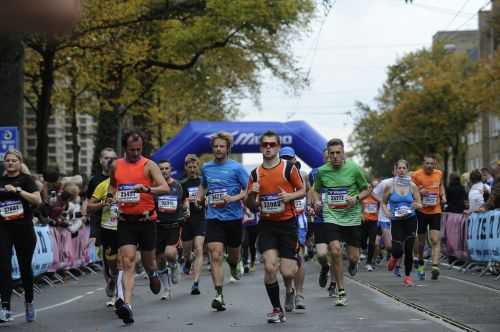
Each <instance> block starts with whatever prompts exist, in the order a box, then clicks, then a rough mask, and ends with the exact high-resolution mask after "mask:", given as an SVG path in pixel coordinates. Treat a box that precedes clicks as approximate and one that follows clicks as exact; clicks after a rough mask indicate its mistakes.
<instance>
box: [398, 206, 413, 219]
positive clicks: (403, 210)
mask: <svg viewBox="0 0 500 332" xmlns="http://www.w3.org/2000/svg"><path fill="white" fill-rule="evenodd" d="M412 212H413V208H412V207H411V206H408V205H401V206H398V207H397V208H396V209H394V217H396V218H402V217H405V216H407V215H409V214H411V213H412Z"/></svg>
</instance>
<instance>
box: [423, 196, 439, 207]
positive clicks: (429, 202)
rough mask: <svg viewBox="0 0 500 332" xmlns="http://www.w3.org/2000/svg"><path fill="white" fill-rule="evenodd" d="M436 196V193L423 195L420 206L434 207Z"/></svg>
mask: <svg viewBox="0 0 500 332" xmlns="http://www.w3.org/2000/svg"><path fill="white" fill-rule="evenodd" d="M437 199H438V195H437V194H436V193H428V194H425V195H423V197H422V204H423V205H424V206H435V205H436V204H437Z"/></svg>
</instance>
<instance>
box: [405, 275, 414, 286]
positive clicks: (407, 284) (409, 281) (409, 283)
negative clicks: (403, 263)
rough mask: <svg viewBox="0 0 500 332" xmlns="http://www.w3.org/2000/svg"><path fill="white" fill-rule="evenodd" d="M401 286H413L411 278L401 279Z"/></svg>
mask: <svg viewBox="0 0 500 332" xmlns="http://www.w3.org/2000/svg"><path fill="white" fill-rule="evenodd" d="M403 284H404V285H405V286H407V287H411V286H413V279H412V278H411V276H405V277H404V278H403Z"/></svg>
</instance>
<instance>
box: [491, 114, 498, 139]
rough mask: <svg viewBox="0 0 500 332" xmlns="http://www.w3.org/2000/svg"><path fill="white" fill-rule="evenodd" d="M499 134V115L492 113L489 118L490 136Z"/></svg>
mask: <svg viewBox="0 0 500 332" xmlns="http://www.w3.org/2000/svg"><path fill="white" fill-rule="evenodd" d="M499 135H500V116H498V115H492V116H491V119H490V136H491V137H496V136H499Z"/></svg>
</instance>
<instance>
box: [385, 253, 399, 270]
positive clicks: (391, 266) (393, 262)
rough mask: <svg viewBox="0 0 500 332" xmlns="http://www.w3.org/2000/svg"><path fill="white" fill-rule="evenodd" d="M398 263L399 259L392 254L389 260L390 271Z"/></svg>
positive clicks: (388, 268) (388, 267)
mask: <svg viewBox="0 0 500 332" xmlns="http://www.w3.org/2000/svg"><path fill="white" fill-rule="evenodd" d="M397 263H398V260H397V259H396V258H394V257H392V256H391V258H389V261H388V262H387V270H388V271H392V270H394V268H395V267H396V264H397Z"/></svg>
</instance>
